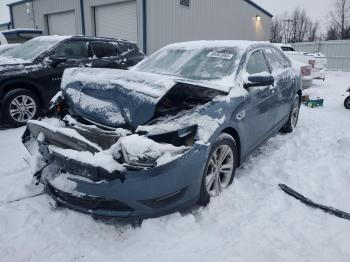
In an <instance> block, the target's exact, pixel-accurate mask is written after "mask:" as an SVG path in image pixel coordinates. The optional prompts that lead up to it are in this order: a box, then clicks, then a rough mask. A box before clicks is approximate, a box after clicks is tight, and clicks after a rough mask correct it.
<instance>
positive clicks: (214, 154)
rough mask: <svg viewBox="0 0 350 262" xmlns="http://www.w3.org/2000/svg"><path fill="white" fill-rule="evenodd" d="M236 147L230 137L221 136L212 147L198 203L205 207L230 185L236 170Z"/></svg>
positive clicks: (224, 134) (226, 135)
mask: <svg viewBox="0 0 350 262" xmlns="http://www.w3.org/2000/svg"><path fill="white" fill-rule="evenodd" d="M237 160H238V154H237V147H236V142H235V140H234V139H233V137H232V136H230V135H228V134H226V133H223V134H221V135H220V136H219V137H218V139H217V140H216V141H215V143H214V144H213V146H212V149H211V151H210V154H209V157H208V159H207V162H206V165H205V169H204V174H203V178H202V184H201V192H200V197H199V201H198V203H199V204H200V205H203V206H205V205H207V204H208V203H209V201H210V198H211V197H215V196H218V195H219V194H220V193H221V192H222V191H223V190H224V189H226V188H227V187H228V186H229V185H231V184H232V181H233V178H234V176H235V173H236V168H237Z"/></svg>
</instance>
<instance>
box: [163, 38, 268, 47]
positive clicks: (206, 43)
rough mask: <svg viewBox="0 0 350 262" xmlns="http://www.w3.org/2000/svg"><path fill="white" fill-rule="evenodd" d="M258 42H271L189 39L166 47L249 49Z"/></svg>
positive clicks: (258, 42)
mask: <svg viewBox="0 0 350 262" xmlns="http://www.w3.org/2000/svg"><path fill="white" fill-rule="evenodd" d="M258 44H270V43H269V42H267V41H246V40H200V41H189V42H180V43H174V44H170V45H168V46H166V47H165V48H188V49H199V48H215V47H240V48H242V49H247V48H248V47H250V46H252V45H258Z"/></svg>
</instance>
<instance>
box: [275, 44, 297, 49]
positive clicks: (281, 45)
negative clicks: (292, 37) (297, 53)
mask: <svg viewBox="0 0 350 262" xmlns="http://www.w3.org/2000/svg"><path fill="white" fill-rule="evenodd" d="M272 44H273V45H275V46H278V47H292V48H293V46H292V45H290V44H284V43H272Z"/></svg>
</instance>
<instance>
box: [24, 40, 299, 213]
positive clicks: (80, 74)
mask: <svg viewBox="0 0 350 262" xmlns="http://www.w3.org/2000/svg"><path fill="white" fill-rule="evenodd" d="M300 83H301V81H300V73H299V71H296V70H294V68H293V67H292V63H291V61H290V60H289V59H288V58H287V57H286V56H285V54H284V53H283V52H282V51H280V50H279V49H277V48H275V47H274V46H273V45H271V44H267V43H259V42H247V41H198V42H187V43H178V44H173V45H170V46H167V47H165V48H163V49H161V50H160V51H158V52H156V53H154V54H153V55H151V56H150V57H149V58H146V59H145V60H144V61H142V62H140V63H139V64H138V65H137V66H135V67H134V68H132V69H131V70H128V71H125V70H124V71H123V70H110V69H92V68H73V69H67V70H66V71H65V73H64V76H63V80H62V86H61V91H60V92H59V93H58V94H57V95H56V96H55V98H54V99H53V110H52V113H54V112H55V115H52V116H51V118H49V119H43V120H41V121H37V120H31V121H29V122H28V124H27V130H26V131H25V133H24V135H23V138H22V139H23V143H24V144H25V145H26V147H27V148H28V150H29V151H30V152H31V153H32V154H33V155H35V156H40V157H39V158H38V161H37V163H38V165H37V168H38V169H37V171H39V172H36V174H37V177H39V178H40V181H41V182H43V183H44V184H45V185H46V189H47V192H48V193H49V194H50V195H51V196H52V197H53V199H54V200H55V201H56V202H57V204H58V205H63V206H66V207H68V208H71V209H75V210H78V211H80V212H85V213H88V214H91V215H95V216H109V217H120V218H147V217H155V216H160V215H163V214H167V213H169V212H174V211H177V210H179V209H181V208H185V207H188V206H189V205H193V204H194V203H199V204H202V205H206V204H207V203H208V202H209V200H210V198H211V197H214V196H217V195H219V194H220V193H221V192H222V191H223V190H225V189H226V188H227V187H228V186H229V185H230V184H231V183H232V181H233V179H234V176H235V172H236V168H237V167H238V166H239V165H240V163H241V162H242V160H243V159H244V158H245V157H247V156H248V155H249V153H251V152H252V151H254V150H255V149H256V148H257V147H258V146H259V145H261V144H262V143H263V142H264V141H266V140H267V139H269V138H270V137H271V136H274V135H275V134H276V133H278V132H279V131H280V130H281V131H282V132H287V133H289V132H292V131H293V129H294V128H295V127H296V125H297V122H298V116H299V108H300V102H301V95H302V91H301V86H300ZM38 147H39V148H38ZM40 175H41V177H40Z"/></svg>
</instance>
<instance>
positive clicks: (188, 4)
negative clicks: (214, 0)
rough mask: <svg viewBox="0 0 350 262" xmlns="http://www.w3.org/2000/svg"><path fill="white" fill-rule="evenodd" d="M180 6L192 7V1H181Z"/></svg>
mask: <svg viewBox="0 0 350 262" xmlns="http://www.w3.org/2000/svg"><path fill="white" fill-rule="evenodd" d="M180 5H181V6H185V7H190V0H180Z"/></svg>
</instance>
